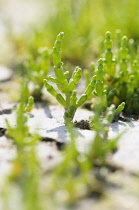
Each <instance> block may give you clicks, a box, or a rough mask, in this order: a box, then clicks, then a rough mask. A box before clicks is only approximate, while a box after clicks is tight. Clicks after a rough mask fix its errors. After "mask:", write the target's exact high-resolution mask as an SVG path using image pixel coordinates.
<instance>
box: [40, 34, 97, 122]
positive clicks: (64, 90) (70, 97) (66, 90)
mask: <svg viewBox="0 0 139 210" xmlns="http://www.w3.org/2000/svg"><path fill="white" fill-rule="evenodd" d="M63 38H64V33H63V32H61V33H60V34H59V35H58V36H57V39H56V41H55V43H54V48H53V53H52V54H53V62H54V73H55V78H54V77H53V76H48V78H47V79H44V85H45V87H46V89H47V91H48V92H49V93H50V94H51V95H52V96H54V97H55V98H56V100H57V101H58V102H59V103H60V104H61V105H62V106H63V107H64V109H65V113H64V120H65V124H67V123H68V122H72V121H73V117H74V114H75V112H76V110H77V108H78V107H80V106H81V105H83V103H84V102H85V101H86V100H87V98H88V97H89V95H90V94H91V93H92V91H93V90H94V88H95V76H94V77H92V79H91V81H90V83H89V84H88V86H87V88H86V90H85V91H84V93H83V94H82V95H81V97H80V98H79V99H77V91H76V90H75V88H76V86H77V85H78V82H79V80H80V79H81V76H82V70H81V68H79V67H76V68H75V70H74V72H73V74H72V76H71V78H70V79H69V80H68V76H69V71H64V70H63V62H62V61H61V54H62V52H61V45H62V41H63ZM49 80H50V81H51V82H53V83H55V84H56V85H57V87H58V90H59V91H60V92H61V93H59V92H58V91H57V90H56V89H54V88H53V86H52V85H50V84H49V82H48V81H49ZM63 95H64V96H65V97H63Z"/></svg>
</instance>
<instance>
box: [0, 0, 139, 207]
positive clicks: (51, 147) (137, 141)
mask: <svg viewBox="0 0 139 210" xmlns="http://www.w3.org/2000/svg"><path fill="white" fill-rule="evenodd" d="M29 3H30V4H32V5H31V8H33V7H34V10H32V11H34V13H32V16H31V14H30V12H28V13H29V16H27V15H26V20H30V21H34V20H35V17H36V15H39V14H40V13H39V11H40V8H42V5H41V4H39V1H36V4H34V3H33V1H29ZM1 4H2V7H1V17H0V22H1V23H0V29H1V34H3V36H1V41H0V42H1V43H3V41H4V40H5V38H4V30H5V29H4V24H3V22H2V21H3V18H2V14H6V12H7V18H9V16H10V15H11V16H10V18H11V19H12V23H13V25H14V26H16V27H18V26H19V25H20V26H21V23H22V24H23V26H24V27H25V26H26V24H28V23H25V22H24V21H25V19H24V17H23V16H20V14H21V13H20V12H19V10H14V8H13V5H15V6H17V8H20V9H21V7H20V6H21V5H20V4H19V2H18V3H17V1H12V0H11V1H2V3H1ZM7 5H8V6H7ZM23 5H24V6H25V8H28V7H27V1H24V4H23ZM23 5H22V8H24V6H23ZM38 5H40V6H39V7H38ZM36 7H37V9H38V10H37V9H36ZM29 8H30V7H29ZM9 11H10V12H9ZM16 12H17V13H16ZM28 13H27V14H28ZM17 16H19V17H20V18H19V19H18V21H19V22H18V23H17V22H16V21H17ZM15 17H16V18H15ZM32 17H33V18H32ZM37 17H38V16H37ZM40 18H41V17H40ZM23 20H24V21H23ZM24 27H22V30H23V28H24ZM5 42H6V41H5ZM1 53H2V52H1ZM15 89H16V91H17V94H18V90H19V85H18V83H17V82H16V80H15V77H14V72H13V71H12V70H11V69H8V68H7V67H6V66H1V67H0V186H1V184H2V183H3V181H4V179H5V177H6V175H8V173H9V172H10V169H11V165H12V161H13V159H14V158H15V156H16V149H15V146H14V144H13V141H12V140H11V139H8V138H7V137H6V136H5V130H6V123H5V119H8V120H9V122H10V124H12V125H15V123H16V122H15V111H14V107H15V106H16V104H15V103H14V102H13V100H12V98H13V95H14V91H13V90H15ZM11 96H12V97H11ZM91 115H92V112H91V111H87V110H84V109H79V110H78V111H77V113H76V115H75V119H74V120H77V121H80V120H82V119H84V120H85V119H86V120H88V119H89V117H90V116H91ZM28 126H29V130H30V132H33V133H34V132H35V133H36V132H37V133H39V134H40V136H41V137H42V141H40V143H39V144H38V147H37V154H38V158H39V161H40V165H41V168H42V170H44V172H45V171H47V170H49V169H51V168H52V167H53V166H55V164H57V162H58V161H59V160H60V158H61V146H62V145H63V144H66V143H67V142H68V141H69V137H68V133H67V130H66V127H65V125H64V123H63V109H62V107H59V106H58V105H43V104H41V103H37V104H36V106H35V108H34V109H33V110H32V112H31V114H30V115H28ZM74 129H75V132H76V133H77V140H76V141H77V148H78V150H79V151H80V152H83V151H84V150H85V149H86V148H87V147H88V145H89V142H90V141H92V139H93V136H94V131H92V130H82V129H79V128H74ZM122 131H125V133H124V134H123V135H122V137H121V139H120V141H119V144H118V150H117V151H116V152H115V153H114V154H113V155H112V156H111V157H109V160H108V161H109V163H110V164H111V165H112V166H113V167H114V169H115V170H114V172H113V171H111V172H109V173H107V175H106V180H107V182H106V183H105V194H104V196H102V197H101V198H99V199H98V198H94V197H91V198H86V199H83V200H81V201H79V202H78V203H77V205H76V207H75V209H77V210H78V209H81V210H83V209H86V210H92V209H93V210H100V209H103V210H108V209H113V210H138V209H139V177H138V174H139V122H138V121H136V120H133V119H132V118H130V119H128V121H126V122H123V121H120V120H119V121H118V122H114V123H112V124H111V126H110V131H109V137H113V136H115V135H117V133H120V132H122ZM0 209H1V207H0Z"/></svg>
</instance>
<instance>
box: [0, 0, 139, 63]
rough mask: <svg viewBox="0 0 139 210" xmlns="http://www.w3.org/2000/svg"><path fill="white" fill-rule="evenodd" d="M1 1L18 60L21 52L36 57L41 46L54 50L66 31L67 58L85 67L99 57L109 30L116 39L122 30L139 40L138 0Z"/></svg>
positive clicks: (10, 39) (5, 21) (123, 32)
mask: <svg viewBox="0 0 139 210" xmlns="http://www.w3.org/2000/svg"><path fill="white" fill-rule="evenodd" d="M0 4H1V7H0V8H1V9H0V10H1V20H2V21H3V23H4V24H5V23H6V24H5V25H6V27H7V29H6V34H7V36H8V41H9V42H10V43H11V45H10V47H11V48H12V50H13V51H12V53H13V55H14V56H15V60H16V59H17V55H18V56H19V54H20V57H21V55H24V56H25V55H26V56H27V54H32V55H34V56H35V55H36V52H37V49H38V48H40V47H44V46H48V47H49V48H50V49H52V47H53V44H54V40H55V38H56V35H57V34H58V33H59V32H61V31H64V32H65V40H64V46H63V59H66V60H68V61H69V62H70V63H72V64H75V65H81V66H83V67H86V66H87V65H89V62H91V61H92V60H93V59H96V58H97V57H98V55H99V53H100V50H99V48H100V45H101V41H102V40H104V39H103V37H104V34H105V32H106V31H108V30H109V31H111V32H112V35H113V38H114V34H115V31H116V29H120V30H121V32H122V34H123V35H127V36H128V37H129V38H133V39H135V41H136V43H138V39H139V1H138V0H132V1H131V0H116V1H113V0H76V1H75V0H51V1H49V0H41V1H38V0H34V1H33V0H29V1H27V0H5V1H4V0H1V1H0ZM7 5H8V6H7ZM10 5H11V6H10ZM17 29H18V30H17ZM19 29H20V30H19ZM26 56H25V57H26ZM12 59H13V57H12ZM12 62H13V61H12Z"/></svg>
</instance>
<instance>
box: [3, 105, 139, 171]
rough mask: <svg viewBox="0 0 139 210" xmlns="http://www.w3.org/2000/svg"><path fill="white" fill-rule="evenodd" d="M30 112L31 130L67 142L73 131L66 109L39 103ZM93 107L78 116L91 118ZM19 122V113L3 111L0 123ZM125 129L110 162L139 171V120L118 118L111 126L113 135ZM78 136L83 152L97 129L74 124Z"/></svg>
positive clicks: (78, 112)
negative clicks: (17, 116)
mask: <svg viewBox="0 0 139 210" xmlns="http://www.w3.org/2000/svg"><path fill="white" fill-rule="evenodd" d="M27 115H28V122H27V124H28V126H29V129H30V132H31V133H38V134H40V136H42V137H43V138H46V139H51V140H54V141H58V142H62V143H66V142H67V141H68V140H69V134H68V132H67V129H66V127H65V125H64V122H63V109H62V108H61V107H59V106H49V107H38V108H37V109H33V110H32V112H31V113H29V114H27ZM91 115H92V112H91V111H86V110H83V109H79V110H77V112H76V115H75V118H74V120H77V121H80V120H82V119H84V120H88V119H89V117H90V116H91ZM6 118H7V119H8V120H9V122H10V124H12V125H15V124H16V122H15V113H14V112H12V113H11V114H3V115H0V127H2V128H3V127H4V128H6V123H5V119H6ZM123 131H125V133H124V134H123V135H122V137H121V138H120V141H119V147H118V150H117V152H116V153H115V154H114V155H113V156H112V158H111V160H110V162H111V163H112V164H114V165H116V166H118V167H122V168H124V169H125V170H129V171H132V172H139V164H138V163H139V152H138V151H139V137H138V136H139V135H138V134H139V122H137V121H132V122H122V121H119V122H115V123H112V124H111V126H110V131H109V138H113V137H115V136H116V135H117V134H118V133H120V132H123ZM74 132H75V134H76V136H77V139H76V142H77V148H78V150H79V151H80V152H84V151H86V150H87V148H88V146H89V143H90V142H91V141H92V140H93V137H94V135H95V132H94V131H91V130H81V129H79V128H74Z"/></svg>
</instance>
